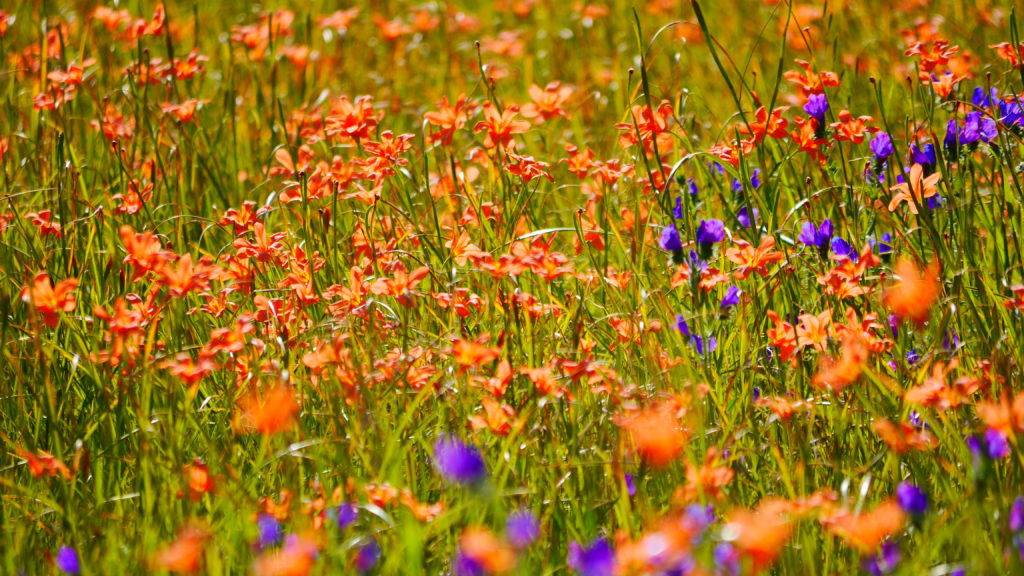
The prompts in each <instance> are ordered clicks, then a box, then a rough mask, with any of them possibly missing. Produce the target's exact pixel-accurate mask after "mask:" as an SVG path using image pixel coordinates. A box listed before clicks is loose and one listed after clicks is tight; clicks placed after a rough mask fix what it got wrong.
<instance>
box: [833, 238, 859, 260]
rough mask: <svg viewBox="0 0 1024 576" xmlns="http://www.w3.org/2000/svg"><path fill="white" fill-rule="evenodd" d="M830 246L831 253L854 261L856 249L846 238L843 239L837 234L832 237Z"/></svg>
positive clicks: (856, 255)
mask: <svg viewBox="0 0 1024 576" xmlns="http://www.w3.org/2000/svg"><path fill="white" fill-rule="evenodd" d="M831 248H832V253H833V254H835V255H836V256H841V257H843V258H848V259H850V260H853V261H854V262H856V261H857V257H858V254H857V249H856V248H854V247H853V245H852V244H850V243H849V242H847V241H846V240H843V239H842V238H840V237H839V236H836V237H834V238H832V243H831Z"/></svg>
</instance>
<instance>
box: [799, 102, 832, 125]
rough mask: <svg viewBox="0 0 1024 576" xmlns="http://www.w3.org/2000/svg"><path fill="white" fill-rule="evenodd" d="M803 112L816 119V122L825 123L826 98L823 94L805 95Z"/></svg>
mask: <svg viewBox="0 0 1024 576" xmlns="http://www.w3.org/2000/svg"><path fill="white" fill-rule="evenodd" d="M804 112H807V114H808V115H810V116H811V117H812V118H814V119H815V120H817V121H818V124H820V125H822V126H824V125H825V112H828V98H826V97H825V95H824V94H811V95H810V96H808V97H807V104H804Z"/></svg>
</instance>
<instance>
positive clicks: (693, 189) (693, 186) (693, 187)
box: [686, 178, 700, 196]
mask: <svg viewBox="0 0 1024 576" xmlns="http://www.w3.org/2000/svg"><path fill="white" fill-rule="evenodd" d="M686 186H687V188H689V189H690V196H696V195H697V193H698V192H700V189H699V188H697V181H696V180H694V179H693V178H689V179H687V181H686Z"/></svg>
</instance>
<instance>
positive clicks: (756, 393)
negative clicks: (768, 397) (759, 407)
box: [753, 386, 761, 402]
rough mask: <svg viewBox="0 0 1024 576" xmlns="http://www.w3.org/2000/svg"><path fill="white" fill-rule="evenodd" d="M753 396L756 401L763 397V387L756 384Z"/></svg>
mask: <svg viewBox="0 0 1024 576" xmlns="http://www.w3.org/2000/svg"><path fill="white" fill-rule="evenodd" d="M753 397H754V402H757V401H758V400H760V399H761V389H760V388H758V387H757V386H754V393H753Z"/></svg>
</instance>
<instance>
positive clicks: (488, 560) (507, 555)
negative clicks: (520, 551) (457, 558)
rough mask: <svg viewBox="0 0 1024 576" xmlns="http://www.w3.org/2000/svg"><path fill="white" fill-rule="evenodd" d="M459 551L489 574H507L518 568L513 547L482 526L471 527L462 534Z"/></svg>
mask: <svg viewBox="0 0 1024 576" xmlns="http://www.w3.org/2000/svg"><path fill="white" fill-rule="evenodd" d="M459 551H460V552H462V554H463V555H464V556H466V557H467V558H469V559H470V560H472V561H474V562H476V563H477V564H478V565H479V566H480V567H481V568H483V569H484V572H486V573H487V574H505V573H506V572H510V571H511V570H512V569H513V568H515V566H516V554H515V551H514V550H513V549H512V546H510V545H509V543H508V542H505V541H503V540H500V539H498V537H496V536H495V535H494V534H493V533H492V532H491V531H490V530H488V529H487V528H484V527H482V526H470V527H469V528H466V529H465V530H464V531H463V532H462V536H461V537H460V538H459Z"/></svg>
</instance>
